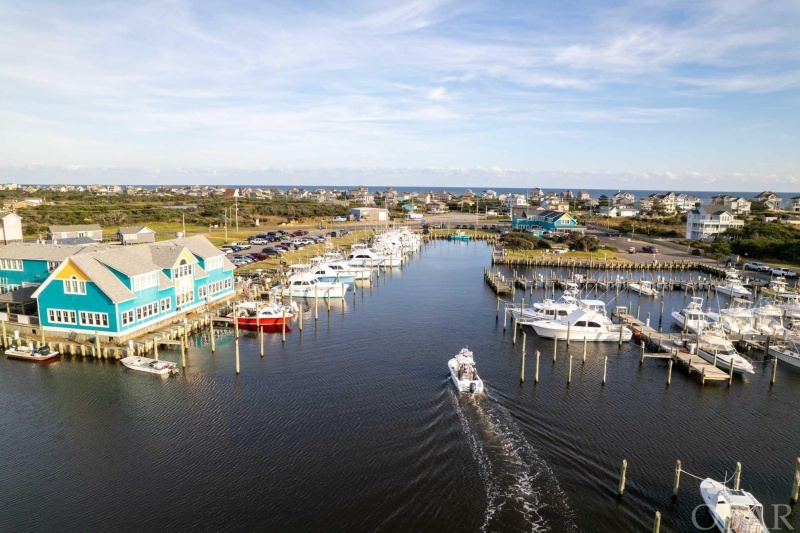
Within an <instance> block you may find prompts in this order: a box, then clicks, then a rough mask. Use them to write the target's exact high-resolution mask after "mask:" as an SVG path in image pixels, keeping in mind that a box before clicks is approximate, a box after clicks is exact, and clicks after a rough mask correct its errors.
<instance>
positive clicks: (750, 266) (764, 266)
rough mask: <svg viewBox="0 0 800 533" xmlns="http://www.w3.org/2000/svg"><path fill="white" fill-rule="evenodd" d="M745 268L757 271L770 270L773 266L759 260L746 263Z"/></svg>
mask: <svg viewBox="0 0 800 533" xmlns="http://www.w3.org/2000/svg"><path fill="white" fill-rule="evenodd" d="M744 269H745V270H755V271H756V272H769V271H770V270H771V269H772V267H770V266H769V265H767V264H764V263H759V262H758V261H750V262H748V263H745V264H744Z"/></svg>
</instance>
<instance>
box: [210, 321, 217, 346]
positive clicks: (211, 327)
mask: <svg viewBox="0 0 800 533" xmlns="http://www.w3.org/2000/svg"><path fill="white" fill-rule="evenodd" d="M208 327H209V334H210V335H211V353H214V352H216V351H217V343H216V341H215V339H214V320H213V319H211V318H209V320H208Z"/></svg>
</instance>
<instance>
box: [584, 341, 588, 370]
mask: <svg viewBox="0 0 800 533" xmlns="http://www.w3.org/2000/svg"><path fill="white" fill-rule="evenodd" d="M587 342H588V341H587V338H586V335H584V336H583V364H584V365H585V364H586V343H587Z"/></svg>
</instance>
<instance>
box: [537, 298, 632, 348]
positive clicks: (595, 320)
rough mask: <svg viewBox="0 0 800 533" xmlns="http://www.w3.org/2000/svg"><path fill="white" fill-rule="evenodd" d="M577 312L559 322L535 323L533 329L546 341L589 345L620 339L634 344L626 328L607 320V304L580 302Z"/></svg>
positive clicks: (588, 301) (540, 321)
mask: <svg viewBox="0 0 800 533" xmlns="http://www.w3.org/2000/svg"><path fill="white" fill-rule="evenodd" d="M578 302H579V303H578V305H579V307H578V309H576V310H574V311H573V312H571V313H570V314H569V315H567V316H565V317H564V318H561V319H558V320H535V321H533V322H532V323H531V327H532V328H533V330H534V331H535V332H536V334H537V335H538V336H540V337H543V338H545V339H558V340H565V339H567V337H569V339H570V340H574V341H582V340H586V341H588V342H613V341H618V340H619V339H620V338H622V340H624V341H629V340H631V337H632V336H633V332H631V330H630V329H628V328H627V327H625V326H624V325H623V324H615V323H613V322H611V319H610V318H608V316H606V313H605V310H606V304H605V302H603V301H601V300H579V301H578Z"/></svg>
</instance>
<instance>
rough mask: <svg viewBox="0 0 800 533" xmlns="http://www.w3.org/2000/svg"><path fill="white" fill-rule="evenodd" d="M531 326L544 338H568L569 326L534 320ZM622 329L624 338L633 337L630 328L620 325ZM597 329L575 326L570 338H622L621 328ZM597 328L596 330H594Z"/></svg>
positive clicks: (589, 340)
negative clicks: (564, 326)
mask: <svg viewBox="0 0 800 533" xmlns="http://www.w3.org/2000/svg"><path fill="white" fill-rule="evenodd" d="M531 327H532V328H533V330H534V331H535V332H536V334H537V335H538V336H539V337H542V338H543V339H558V340H567V334H568V333H567V328H563V327H558V325H551V324H548V323H543V322H534V323H532V324H531ZM619 328H621V331H622V340H623V341H629V340H631V338H632V337H633V333H632V332H631V330H630V329H628V328H626V327H624V326H619ZM619 328H616V327H615V328H614V329H613V330H604V331H596V329H597V328H582V327H573V328H570V330H569V340H571V341H583V340H585V341H587V342H618V341H619V339H620V329H619ZM593 330H595V331H593Z"/></svg>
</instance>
